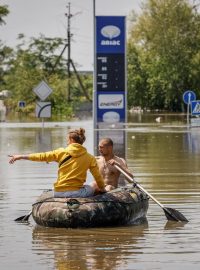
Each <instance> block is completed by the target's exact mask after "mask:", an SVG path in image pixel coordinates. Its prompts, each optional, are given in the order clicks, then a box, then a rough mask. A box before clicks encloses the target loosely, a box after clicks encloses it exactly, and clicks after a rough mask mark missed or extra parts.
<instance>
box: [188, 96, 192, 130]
mask: <svg viewBox="0 0 200 270" xmlns="http://www.w3.org/2000/svg"><path fill="white" fill-rule="evenodd" d="M190 100H191V94H190V93H189V94H188V104H187V125H188V126H189V124H190V123H189V121H190V119H189V114H190Z"/></svg>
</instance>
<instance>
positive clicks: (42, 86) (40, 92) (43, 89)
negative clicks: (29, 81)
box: [33, 81, 53, 100]
mask: <svg viewBox="0 0 200 270" xmlns="http://www.w3.org/2000/svg"><path fill="white" fill-rule="evenodd" d="M52 91H53V90H52V89H51V88H50V87H49V86H48V84H47V83H46V82H45V81H41V82H40V83H39V84H38V86H36V87H35V88H34V89H33V92H34V93H35V94H36V95H37V96H38V97H39V98H40V99H41V100H45V99H46V98H47V97H48V96H49V95H50V94H51V92H52Z"/></svg>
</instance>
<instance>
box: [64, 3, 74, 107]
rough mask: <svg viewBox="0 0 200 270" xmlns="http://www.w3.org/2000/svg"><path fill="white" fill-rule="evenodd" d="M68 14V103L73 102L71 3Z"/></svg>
mask: <svg viewBox="0 0 200 270" xmlns="http://www.w3.org/2000/svg"><path fill="white" fill-rule="evenodd" d="M67 8H68V13H65V16H66V17H67V46H68V56H67V74H68V95H67V100H68V102H70V101H71V84H70V80H71V71H70V60H71V32H70V19H71V17H72V14H71V11H70V3H68V6H67Z"/></svg>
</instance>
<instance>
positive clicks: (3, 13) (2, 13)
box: [0, 5, 9, 25]
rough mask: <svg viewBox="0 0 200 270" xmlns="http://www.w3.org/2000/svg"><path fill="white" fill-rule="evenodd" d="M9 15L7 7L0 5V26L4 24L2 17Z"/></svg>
mask: <svg viewBox="0 0 200 270" xmlns="http://www.w3.org/2000/svg"><path fill="white" fill-rule="evenodd" d="M8 14H9V10H8V6H6V5H3V6H1V5H0V25H2V24H5V21H4V17H6V16H7V15H8Z"/></svg>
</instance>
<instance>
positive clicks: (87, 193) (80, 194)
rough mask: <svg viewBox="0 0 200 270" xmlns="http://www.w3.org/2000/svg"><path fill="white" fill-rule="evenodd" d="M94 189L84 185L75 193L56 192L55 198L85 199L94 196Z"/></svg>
mask: <svg viewBox="0 0 200 270" xmlns="http://www.w3.org/2000/svg"><path fill="white" fill-rule="evenodd" d="M94 191H95V190H94V188H93V187H91V186H89V185H84V186H83V187H82V188H80V189H79V190H75V191H64V192H63V191H61V192H57V191H54V197H56V198H85V197H91V196H93V195H94Z"/></svg>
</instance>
